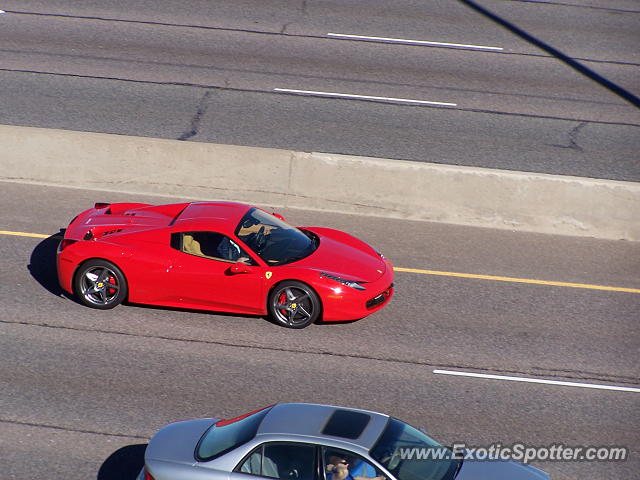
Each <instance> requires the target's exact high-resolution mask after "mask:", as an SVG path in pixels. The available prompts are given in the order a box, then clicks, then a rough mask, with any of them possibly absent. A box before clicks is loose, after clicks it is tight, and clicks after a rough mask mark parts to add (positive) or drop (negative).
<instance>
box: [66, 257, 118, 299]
mask: <svg viewBox="0 0 640 480" xmlns="http://www.w3.org/2000/svg"><path fill="white" fill-rule="evenodd" d="M74 291H75V293H76V295H77V296H78V299H79V300H80V301H81V302H82V303H84V304H85V305H87V306H88V307H92V308H99V309H101V310H107V309H109V308H113V307H115V306H116V305H119V304H121V303H122V302H123V301H124V299H125V298H127V281H126V279H125V278H124V275H123V274H122V271H120V269H119V268H118V267H117V266H115V265H114V264H113V263H111V262H109V261H107V260H100V259H94V260H89V261H88V262H85V263H83V264H82V265H81V266H80V268H79V269H78V271H77V273H76V276H75V281H74Z"/></svg>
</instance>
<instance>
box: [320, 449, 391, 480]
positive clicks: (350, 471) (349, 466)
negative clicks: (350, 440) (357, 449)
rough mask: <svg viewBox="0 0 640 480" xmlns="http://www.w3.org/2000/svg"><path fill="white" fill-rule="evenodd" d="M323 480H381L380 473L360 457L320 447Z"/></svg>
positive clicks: (382, 476)
mask: <svg viewBox="0 0 640 480" xmlns="http://www.w3.org/2000/svg"><path fill="white" fill-rule="evenodd" d="M322 470H323V472H324V479H323V480H336V479H347V480H352V479H354V480H367V479H371V480H374V479H375V480H382V479H384V478H386V477H385V476H384V475H383V473H382V471H381V470H379V469H378V468H376V467H375V466H374V465H373V462H372V461H367V460H365V459H364V458H362V457H361V456H360V455H357V454H355V453H353V452H348V451H346V450H342V449H339V448H330V447H322Z"/></svg>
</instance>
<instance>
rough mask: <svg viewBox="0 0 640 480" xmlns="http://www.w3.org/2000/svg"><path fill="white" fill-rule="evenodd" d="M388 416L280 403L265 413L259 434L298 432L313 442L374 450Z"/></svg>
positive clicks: (356, 410) (339, 408)
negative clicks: (349, 445) (347, 444)
mask: <svg viewBox="0 0 640 480" xmlns="http://www.w3.org/2000/svg"><path fill="white" fill-rule="evenodd" d="M388 420H389V416H388V415H384V414H382V413H378V412H373V411H369V410H361V409H357V408H346V407H337V406H331V405H320V404H312V403H279V404H276V405H275V406H274V407H273V408H272V409H271V410H270V411H269V413H268V414H267V415H266V416H265V418H264V419H263V420H262V423H261V424H260V427H259V428H258V431H257V433H256V435H257V436H258V435H297V436H306V437H312V440H313V441H314V442H317V441H318V440H320V441H321V440H322V439H327V440H331V441H335V440H340V441H343V442H348V443H351V444H354V445H358V446H360V447H362V448H365V449H367V450H369V449H371V448H372V447H373V445H374V444H375V442H376V441H377V440H378V438H379V437H380V434H381V433H382V431H383V430H384V428H385V426H386V425H387V422H388Z"/></svg>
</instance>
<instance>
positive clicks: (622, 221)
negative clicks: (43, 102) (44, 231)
mask: <svg viewBox="0 0 640 480" xmlns="http://www.w3.org/2000/svg"><path fill="white" fill-rule="evenodd" d="M0 145H1V147H0V167H1V171H0V180H5V181H17V182H20V181H22V182H31V183H34V182H35V183H45V184H50V185H60V186H71V187H81V188H89V189H99V190H113V191H119V192H131V193H152V194H162V195H171V196H177V197H181V198H194V199H210V200H215V199H226V200H238V201H244V202H249V203H258V204H262V205H271V206H285V207H298V208H310V209H319V210H331V211H336V212H343V213H359V214H365V215H376V216H387V217H394V218H407V219H414V220H429V221H436V222H445V223H454V224H461V225H475V226H482V227H493V228H503V229H512V230H522V231H531V232H542V233H554V234H563V235H579V236H589V237H597V238H606V239H627V240H634V241H638V240H640V184H639V183H633V182H618V181H611V180H594V179H587V178H579V177H567V176H556V175H545V174H532V173H523V172H511V171H503V170H492V169H483V168H472V167H458V166H447V165H438V164H432V163H422V162H409V161H401V160H386V159H378V158H367V157H355V156H347V155H333V154H323V153H304V152H293V151H287V150H278V149H268V148H255V147H242V146H234V145H218V144H208V143H196V142H182V141H177V140H164V139H153V138H144V137H129V136H121V135H108V134H98V133H84V132H72V131H66V130H49V129H40V128H29V127H14V126H2V125H0Z"/></svg>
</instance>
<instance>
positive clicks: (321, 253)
mask: <svg viewBox="0 0 640 480" xmlns="http://www.w3.org/2000/svg"><path fill="white" fill-rule="evenodd" d="M307 230H310V231H312V232H313V233H315V234H316V235H318V237H319V239H320V243H319V245H318V248H317V249H316V250H315V251H314V252H313V253H312V254H311V255H309V256H308V257H306V258H304V259H303V260H300V261H299V262H296V263H295V264H296V265H298V266H303V267H306V268H312V269H314V270H318V271H319V272H325V273H331V274H334V275H336V276H339V277H342V278H345V279H347V280H355V281H359V282H374V281H376V280H377V279H379V278H380V277H381V276H382V275H384V274H385V272H386V271H387V268H388V266H387V262H385V260H384V258H382V257H381V256H380V254H378V253H377V252H376V251H375V250H374V249H373V248H372V247H371V246H369V245H368V244H366V243H365V242H363V241H362V240H359V239H357V238H355V237H352V236H351V235H349V234H346V233H344V232H340V231H338V230H332V229H329V228H308V229H307Z"/></svg>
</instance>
